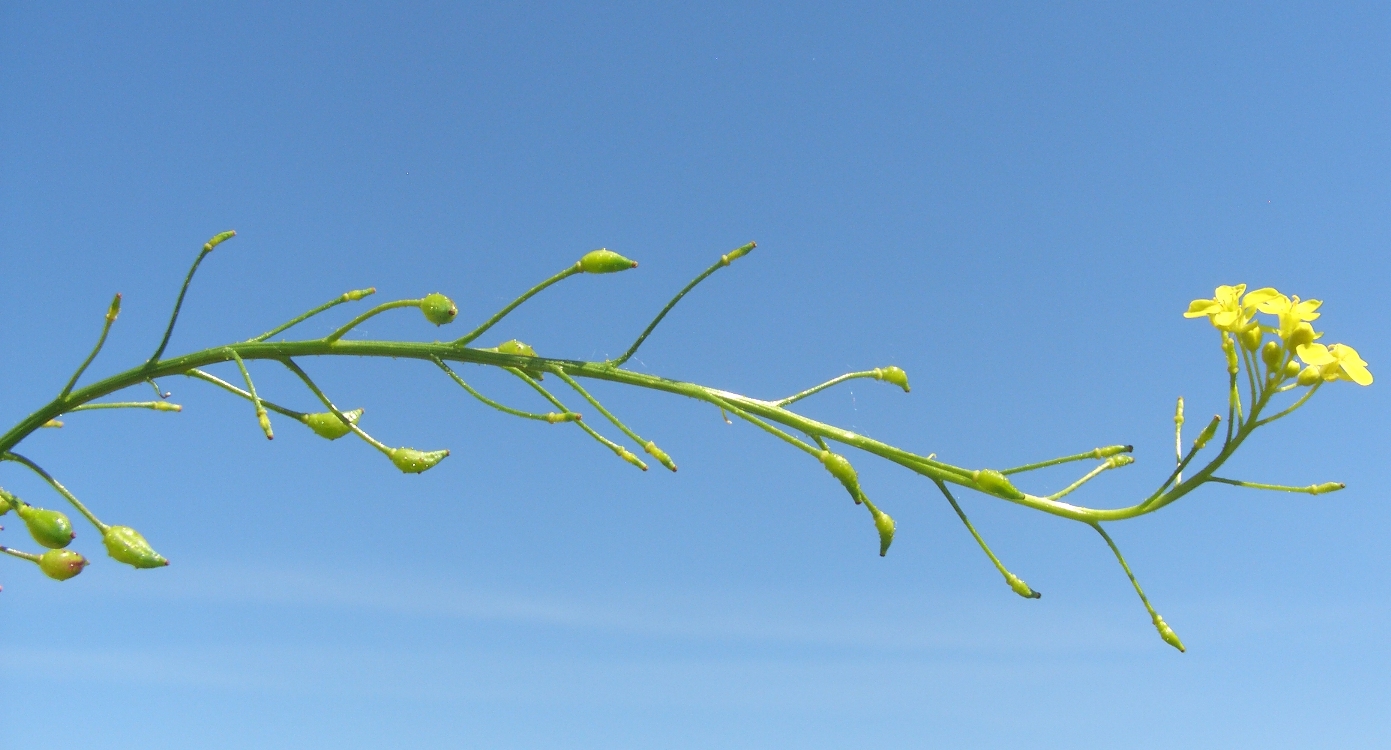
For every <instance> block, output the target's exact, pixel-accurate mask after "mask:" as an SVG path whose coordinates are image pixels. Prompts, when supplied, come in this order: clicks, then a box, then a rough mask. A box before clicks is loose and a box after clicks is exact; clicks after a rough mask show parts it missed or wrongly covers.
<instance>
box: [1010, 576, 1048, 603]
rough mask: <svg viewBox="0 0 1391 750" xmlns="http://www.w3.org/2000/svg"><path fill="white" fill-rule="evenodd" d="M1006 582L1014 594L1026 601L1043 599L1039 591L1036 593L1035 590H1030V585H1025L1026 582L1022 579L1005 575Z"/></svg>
mask: <svg viewBox="0 0 1391 750" xmlns="http://www.w3.org/2000/svg"><path fill="white" fill-rule="evenodd" d="M1005 582H1006V583H1008V584H1009V587H1010V588H1011V589H1013V590H1014V593H1016V594H1018V595H1020V596H1022V597H1024V598H1025V599H1041V598H1043V594H1040V593H1038V592H1037V591H1034V590H1033V589H1031V588H1029V584H1027V583H1024V580H1023V579H1022V578H1020V577H1019V576H1017V575H1015V574H1013V573H1005Z"/></svg>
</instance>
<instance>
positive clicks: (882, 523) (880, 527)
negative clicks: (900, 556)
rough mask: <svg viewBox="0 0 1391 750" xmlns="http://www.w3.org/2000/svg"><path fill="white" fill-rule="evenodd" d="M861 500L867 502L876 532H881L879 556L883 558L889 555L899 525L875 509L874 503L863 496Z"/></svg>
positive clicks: (886, 514) (887, 515) (866, 505)
mask: <svg viewBox="0 0 1391 750" xmlns="http://www.w3.org/2000/svg"><path fill="white" fill-rule="evenodd" d="M860 498H861V499H862V500H864V501H865V507H866V508H869V513H870V515H871V516H873V517H874V530H875V531H878V532H879V556H880V557H883V556H884V555H887V554H888V553H889V545H890V544H893V543H894V529H895V528H897V524H895V523H894V519H893V518H892V517H890V516H889V514H888V513H885V512H884V511H882V510H879V509H878V508H876V507H874V503H871V502H870V501H869V498H867V497H865V496H864V495H863V494H861V495H860Z"/></svg>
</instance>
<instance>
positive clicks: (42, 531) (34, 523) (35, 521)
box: [15, 503, 77, 549]
mask: <svg viewBox="0 0 1391 750" xmlns="http://www.w3.org/2000/svg"><path fill="white" fill-rule="evenodd" d="M15 512H16V513H18V514H19V517H20V518H21V519H23V520H24V525H25V526H28V527H29V536H32V537H34V541H36V542H38V543H39V544H42V545H43V546H45V547H47V548H49V549H62V548H64V547H66V546H68V545H69V544H72V540H73V537H75V536H77V534H76V533H74V532H73V530H72V522H71V521H69V520H68V517H67V516H65V515H63V514H62V513H59V512H58V511H56V510H44V509H43V508H35V507H34V506H32V505H28V504H25V503H20V505H19V507H18V508H16V510H15Z"/></svg>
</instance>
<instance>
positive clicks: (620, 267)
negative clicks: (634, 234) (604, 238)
mask: <svg viewBox="0 0 1391 750" xmlns="http://www.w3.org/2000/svg"><path fill="white" fill-rule="evenodd" d="M575 267H576V268H578V269H579V270H580V271H582V272H584V273H617V272H619V271H626V270H628V269H629V268H637V267H638V262H637V261H635V260H629V259H627V258H625V257H623V256H622V255H619V254H618V253H615V252H613V251H612V250H608V249H605V248H599V249H598V250H591V251H590V252H587V253H585V254H584V257H583V258H580V260H579V262H578V263H576V264H575Z"/></svg>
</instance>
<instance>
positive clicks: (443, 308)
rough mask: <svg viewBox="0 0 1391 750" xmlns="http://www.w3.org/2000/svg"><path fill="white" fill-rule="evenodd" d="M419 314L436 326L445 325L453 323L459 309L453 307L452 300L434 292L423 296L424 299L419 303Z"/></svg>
mask: <svg viewBox="0 0 1391 750" xmlns="http://www.w3.org/2000/svg"><path fill="white" fill-rule="evenodd" d="M420 312H422V313H424V314H425V319H426V320H428V321H430V322H431V323H434V324H435V325H437V326H442V325H444V324H445V323H453V322H454V316H456V315H458V314H459V308H457V307H455V306H454V300H452V299H450V298H448V297H446V296H444V295H443V294H440V293H439V292H435V293H434V294H427V295H425V299H422V300H421V301H420Z"/></svg>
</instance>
